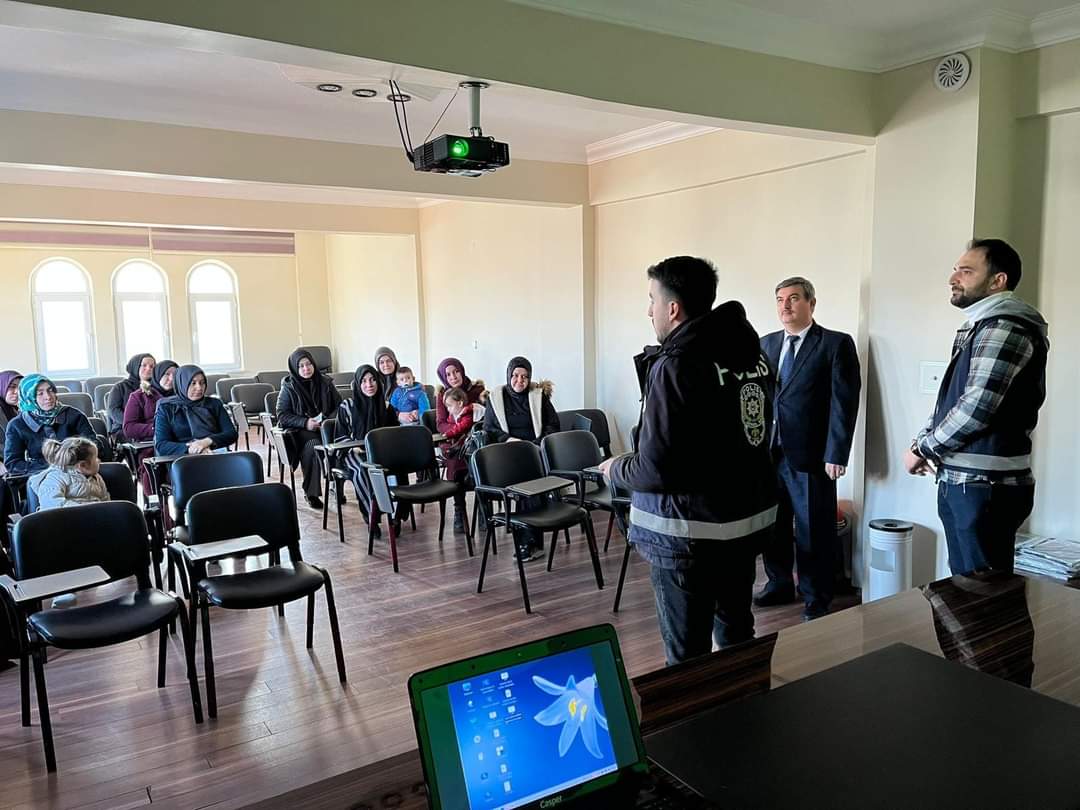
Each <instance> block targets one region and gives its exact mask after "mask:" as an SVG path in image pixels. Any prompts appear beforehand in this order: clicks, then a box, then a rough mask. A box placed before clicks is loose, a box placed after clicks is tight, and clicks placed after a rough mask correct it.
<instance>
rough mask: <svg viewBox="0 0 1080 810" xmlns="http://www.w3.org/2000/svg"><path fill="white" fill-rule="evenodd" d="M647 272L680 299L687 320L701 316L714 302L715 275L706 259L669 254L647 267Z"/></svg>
mask: <svg viewBox="0 0 1080 810" xmlns="http://www.w3.org/2000/svg"><path fill="white" fill-rule="evenodd" d="M647 275H648V277H649V278H651V279H655V281H656V282H657V284H659V285H660V286H661V287H663V288H664V291H665V292H666V293H667V294H668V295H669V296H671V297H672V298H673V299H674V300H676V301H678V302H679V305H680V306H681V307H682V308H683V311H684V312H685V313H686V317H687V319H688V320H689V319H692V318H697V317H698V316H700V315H704V314H705V313H706V312H708V311H709V310H711V309H712V305H713V302H715V301H716V284H717V281H718V277H717V274H716V267H714V266H713V263H712V262H710V261H709V260H708V259H699V258H697V257H696V256H672V257H671V258H670V259H664V260H663V261H662V262H657V263H656V264H654V265H653V266H652V267H650V268H649V269H648V271H647Z"/></svg>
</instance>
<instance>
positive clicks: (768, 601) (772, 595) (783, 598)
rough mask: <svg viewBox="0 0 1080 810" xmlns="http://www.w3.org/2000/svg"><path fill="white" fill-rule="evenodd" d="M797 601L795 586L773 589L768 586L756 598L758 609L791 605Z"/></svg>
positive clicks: (755, 602)
mask: <svg viewBox="0 0 1080 810" xmlns="http://www.w3.org/2000/svg"><path fill="white" fill-rule="evenodd" d="M794 601H795V586H794V585H788V586H786V587H785V586H780V587H778V588H773V587H771V586H769V585H766V586H765V587H764V588H762V589H761V590H760V591H758V592H757V595H756V596H755V597H754V604H755V605H756V606H757V607H775V606H776V605H790V604H791V603H792V602H794Z"/></svg>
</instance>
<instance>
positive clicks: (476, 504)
mask: <svg viewBox="0 0 1080 810" xmlns="http://www.w3.org/2000/svg"><path fill="white" fill-rule="evenodd" d="M478 501H479V499H478V498H476V497H475V496H474V497H473V507H472V523H471V524H470V528H471V531H470V532H469V539H470V540H471V539H472V538H473V537H476V524H477V521H478V519H479V514H480V504H479V502H478Z"/></svg>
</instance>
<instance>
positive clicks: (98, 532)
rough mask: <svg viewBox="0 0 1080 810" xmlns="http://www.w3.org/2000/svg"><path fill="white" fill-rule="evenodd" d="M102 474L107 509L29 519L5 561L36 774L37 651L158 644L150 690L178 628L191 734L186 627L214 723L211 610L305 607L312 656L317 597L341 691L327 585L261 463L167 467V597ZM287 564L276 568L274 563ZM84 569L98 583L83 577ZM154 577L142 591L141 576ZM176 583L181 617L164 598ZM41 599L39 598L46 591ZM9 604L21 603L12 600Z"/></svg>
mask: <svg viewBox="0 0 1080 810" xmlns="http://www.w3.org/2000/svg"><path fill="white" fill-rule="evenodd" d="M102 474H103V477H104V478H105V480H106V484H107V486H108V487H109V489H110V494H111V495H112V497H113V498H114V500H113V501H111V502H108V503H102V504H92V505H87V506H84V507H80V508H78V509H57V510H49V511H45V512H37V513H33V514H30V515H27V516H26V517H24V518H22V519H21V520H18V521H17V522H16V523H15V526H14V530H13V533H12V538H11V560H12V564H13V569H14V573H15V581H14V582H11V583H5V584H4V585H5V586H4V587H3V588H2V589H0V596H2V597H3V602H4V605H5V607H6V610H7V613H8V615H9V619H12V620H14V621H15V623H16V625H17V627H18V629H19V632H18V638H19V639H20V641H21V643H22V649H21V654H20V664H21V671H20V675H21V679H20V686H21V689H22V720H23V725H26V726H28V725H30V705H29V662H30V661H31V660H32V661H33V666H34V672H35V681H36V684H37V696H38V711H39V718H40V723H41V728H42V737H43V744H44V747H45V757H46V764H47V766H48V769H49V770H50V771H54V770H55V769H56V759H55V751H54V748H53V741H52V731H51V723H50V719H49V709H48V696H47V691H46V688H45V679H44V663H45V650H46V648H47V647H49V646H52V647H57V648H60V649H86V648H94V647H103V646H109V645H112V644H118V643H122V642H124V641H128V640H131V639H134V638H139V637H142V636H144V635H148V634H151V633H154V632H158V633H160V638H159V655H158V686H159V688H160V687H163V686H164V685H165V657H166V654H167V649H168V640H167V635H168V628H169V627H170V626H171V627H172V628H175V624H176V623H177V621H179V624H180V627H181V632H182V639H183V644H184V653H185V664H186V668H187V675H188V680H189V683H190V688H191V699H192V709H193V713H194V715H195V720H196V722H197V723H201V722H202V704H201V698H200V695H199V690H198V683H197V679H196V674H195V646H196V638H197V635H198V628H197V619H198V617H199V614H200V613H201V617H202V625H203V661H204V671H205V678H206V692H207V707H208V714H209V716H210V717H211V718H214V717H216V715H217V696H216V686H215V678H214V664H213V648H212V639H211V632H210V620H209V608H210V607H211V606H213V607H218V608H224V609H235V610H250V609H258V608H264V607H275V606H276V607H277V610H278V613H279V615H284V605H285V603H287V602H292V601H296V600H299V599H303V598H307V600H308V603H307V647H308V649H311V647H312V644H313V632H314V616H315V596H316V594H317V592H318V591H319V590H323V592H324V594H325V596H326V601H327V610H328V614H329V621H330V629H331V633H332V637H333V644H334V653H335V658H336V662H337V669H338V676H339V679H340V681H341V682H342V683H344V682H345V680H346V672H345V664H344V656H343V652H342V645H341V638H340V631H339V625H338V618H337V611H336V608H335V604H334V596H333V586H332V583H331V578H330V575H329V573H328V572H327V571H326V569H325V568H322V567H321V566H318V565H314V564H311V563H308V562H306V561H304V560H303V559H302V556H301V553H300V544H299V541H300V529H299V524H298V520H297V515H296V509H295V503H294V501H293V496H292V494H291V493H290V491H289V489H288V488H287V487H285V486H284V485H282V484H280V483H265V482H264V479H263V474H262V462H261V460H260V459H259V457H258V456H257V455H256V454H254V453H247V452H238V453H228V454H223V455H211V456H186V457H182V458H180V459H177V460H176V461H175V462H174V463H173V464H172V466H171V470H170V475H169V484H168V487H167V489H168V490H169V491H170V492H171V493H172V495H173V500H174V504H175V505H176V510H177V514H176V516H175V518H176V520H175V523H176V525H175V526H173V527H172V528H171V529H170V530H169V533H168V537H167V539H168V541H169V542H168V546H167V549H168V567H169V579H170V590H169V591H168V592H166V591H164V590H163V589H162V586H161V574H160V570H159V568H158V565H157V563H156V560H155V562H154V563H153V564H152V563H151V560H152V559H154V557H156V555H152V554H151V552H152V551H153V543H152V541H151V542H148V537H149V534H150V533H149V531H148V527H147V523H146V521H145V519H144V515H143V514H142V512H140V510H139V509H138V507H137V506H136V504H135V503H134V501H135V492H134V485H133V483H132V479H131V476H130V474H129V473H128V472H127V470H126V468H124V465H122V464H118V463H112V464H103V465H102ZM283 550H285V551H287V552H288V560H287V561H284V562H283V561H282V559H281V552H282V551H283ZM263 554H266V555H268V557H269V563H270V564H269V565H268V566H266V567H261V568H257V569H254V570H250V571H247V570H245V571H243V572H240V573H232V574H227V575H226V574H217V575H210V574H208V571H207V566H208V565H209V564H210V563H212V562H217V561H218V560H221V559H223V558H225V557H250V556H252V555H263ZM94 566H98V567H100V569H102V570H101V572H100V574H99V575H98V576H92V575H91V576H88V572H89V571H90V570H92V569H93V567H94ZM151 569H153V571H154V573H155V577H154V579H155V584H154V585H151V580H150V576H149V571H150V570H151ZM174 571H175V572H178V573H179V574H180V579H181V585H182V588H183V593H184V596H185V597H186V598H187V599H188V602H187V605H186V606H185V604H184V601H183V600H182V599H180V598H179V597H178V596H177V595H176V594H175V592H173V588H174V584H173V583H174ZM132 576H133V577H135V580H136V589H135V590H134V591H131V592H128V593H125V594H122V595H121V596H118V597H115V598H112V599H109V600H107V601H104V602H99V603H97V604H92V605H87V606H79V607H73V608H67V609H64V610H51V609H43V608H42V601H43V600H44V599H46V598H48V597H49V596H52V595H54V594H56V593H61V592H77V591H79V590H83V589H86V588H90V587H96V586H98V585H100V584H103V582H106V581H108V582H112V581H116V580H122V579H126V578H129V577H132ZM50 586H51V587H52V590H49V587H50ZM20 593H21V594H24V595H28V596H29V597H36V598H27V599H20Z"/></svg>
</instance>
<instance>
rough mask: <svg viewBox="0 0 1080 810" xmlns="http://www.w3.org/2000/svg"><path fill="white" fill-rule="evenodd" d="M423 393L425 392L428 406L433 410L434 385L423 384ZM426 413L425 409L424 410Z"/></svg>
mask: <svg viewBox="0 0 1080 810" xmlns="http://www.w3.org/2000/svg"><path fill="white" fill-rule="evenodd" d="M423 389H424V393H425V394H427V401H428V407H430V408H431V409H432V410H435V386H434V385H425V386H423ZM425 413H427V411H425Z"/></svg>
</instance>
